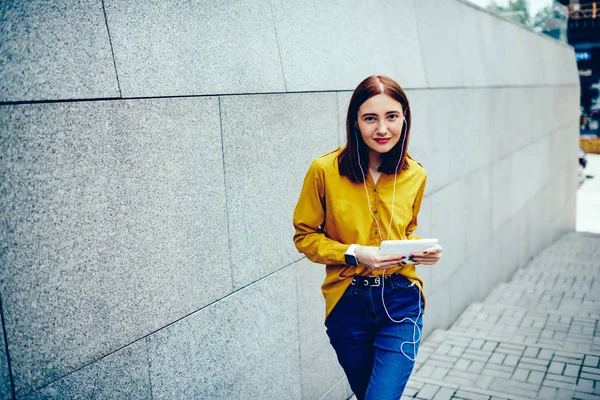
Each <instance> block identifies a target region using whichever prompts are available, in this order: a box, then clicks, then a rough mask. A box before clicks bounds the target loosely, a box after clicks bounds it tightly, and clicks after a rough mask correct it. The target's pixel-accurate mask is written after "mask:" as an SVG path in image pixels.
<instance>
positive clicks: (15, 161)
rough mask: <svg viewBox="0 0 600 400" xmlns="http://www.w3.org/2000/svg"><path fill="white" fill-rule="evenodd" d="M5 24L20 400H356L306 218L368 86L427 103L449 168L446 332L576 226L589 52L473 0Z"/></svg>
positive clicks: (432, 186)
mask: <svg viewBox="0 0 600 400" xmlns="http://www.w3.org/2000/svg"><path fill="white" fill-rule="evenodd" d="M0 21H1V22H2V23H1V24H0V37H2V41H0V60H1V64H2V68H1V69H0V101H1V104H0V111H1V112H0V156H1V158H0V209H1V210H2V215H1V217H0V248H1V250H2V251H1V252H0V266H1V269H0V294H1V304H2V309H1V311H2V324H3V333H4V335H2V339H3V340H2V341H1V343H0V345H1V350H0V398H12V397H13V394H14V396H15V397H16V398H18V399H29V400H31V399H46V398H56V399H90V398H94V399H96V398H111V399H113V398H123V399H148V398H154V399H174V398H186V399H187V398H207V399H219V398H222V399H232V398H235V399H257V398H264V399H282V398H286V399H300V398H303V399H343V398H346V397H347V396H348V395H349V394H350V391H349V388H348V385H347V383H346V381H345V378H344V376H343V373H342V371H341V369H340V368H339V367H338V365H337V361H336V359H335V355H334V353H333V351H332V350H331V348H330V346H329V344H328V340H327V337H326V335H325V332H324V326H323V316H324V305H323V300H322V296H321V294H320V287H319V286H320V283H321V281H322V279H323V277H324V271H323V267H322V266H318V265H313V264H311V263H310V262H308V261H307V260H306V259H305V258H304V257H303V256H302V255H300V254H299V253H298V252H297V251H296V250H295V248H294V246H293V242H292V240H291V238H292V233H293V228H292V224H291V218H292V212H293V208H294V205H295V202H296V200H297V196H298V193H299V189H300V186H301V183H302V180H303V178H304V173H305V172H306V169H307V167H308V165H309V163H310V161H311V160H312V159H313V158H314V157H316V156H318V155H320V154H323V153H325V152H328V151H330V150H332V149H334V148H335V147H336V146H338V145H340V144H343V141H344V139H343V138H344V132H343V127H344V118H345V108H346V107H347V102H348V99H349V96H350V94H351V91H352V89H353V88H354V87H355V86H356V85H357V84H358V83H359V82H360V81H361V80H362V79H363V78H365V77H366V76H368V75H372V74H385V75H389V76H391V77H393V78H395V79H396V80H398V81H399V82H400V83H401V85H402V86H403V87H405V88H406V89H407V93H408V95H409V99H410V101H411V104H412V109H413V115H414V125H413V130H412V142H411V144H410V148H409V151H411V153H412V154H413V156H414V157H415V158H416V159H417V160H418V161H420V162H421V163H422V164H423V165H424V166H425V168H426V170H427V172H428V175H429V180H428V186H427V191H426V197H425V200H424V203H423V208H422V211H421V212H422V215H421V218H420V226H419V228H418V233H420V234H421V235H422V236H434V237H438V238H440V240H441V243H442V245H443V246H444V250H445V254H444V259H443V260H442V261H441V262H440V264H439V265H437V266H436V267H434V268H431V267H419V269H420V273H421V274H422V275H423V277H424V279H425V281H426V286H425V290H426V294H427V297H428V309H427V312H426V316H425V318H426V320H425V324H426V332H425V334H428V333H429V332H431V331H432V330H433V329H435V328H445V327H447V326H448V324H449V323H450V322H451V321H453V319H454V318H455V317H456V316H457V315H458V314H459V313H460V311H461V310H463V308H464V307H465V306H466V305H467V304H468V303H470V302H472V301H474V300H478V299H482V298H483V297H485V295H486V293H487V292H488V291H489V289H490V288H491V287H493V286H494V285H495V284H497V283H499V282H501V281H504V280H506V279H507V278H508V277H509V276H510V275H511V274H512V273H513V271H514V270H515V269H516V268H517V267H518V266H520V265H522V264H523V263H524V262H525V261H526V260H527V259H528V258H529V257H531V256H532V255H533V254H536V253H537V252H538V251H539V250H540V249H541V248H542V247H543V246H545V245H547V244H549V243H551V242H552V241H553V240H554V239H555V238H556V237H557V236H558V235H560V234H561V233H563V232H565V231H568V230H572V229H574V223H575V193H576V192H575V190H576V186H577V184H576V176H577V172H576V163H575V157H576V153H577V132H578V131H577V125H578V115H579V107H578V104H579V80H578V76H577V68H576V64H575V58H574V55H573V51H572V49H571V48H570V47H568V46H565V45H563V44H560V43H557V42H555V41H553V40H551V39H549V38H546V37H544V36H541V35H538V34H534V33H532V32H529V31H527V30H525V29H524V28H522V27H520V26H518V25H516V24H513V23H510V22H507V21H505V20H502V19H500V18H498V17H496V16H493V15H490V14H487V13H486V12H483V11H482V10H480V9H478V8H476V7H475V6H471V5H468V4H466V3H462V2H459V1H456V0H419V1H411V0H397V1H385V0H378V1H373V2H362V1H358V0H356V1H355V0H352V1H350V2H343V3H340V4H338V3H334V2H310V1H294V2H289V1H284V0H259V1H256V0H252V1H250V0H239V1H235V2H234V1H225V2H208V1H203V0H194V1H182V0H172V1H163V0H160V1H159V0H151V1H144V2H130V1H125V0H104V1H98V0H96V1H92V0H80V1H78V2H75V3H73V2H67V1H66V0H62V1H54V2H46V1H41V0H34V1H29V2H13V1H7V2H4V3H3V6H2V7H1V8H0Z"/></svg>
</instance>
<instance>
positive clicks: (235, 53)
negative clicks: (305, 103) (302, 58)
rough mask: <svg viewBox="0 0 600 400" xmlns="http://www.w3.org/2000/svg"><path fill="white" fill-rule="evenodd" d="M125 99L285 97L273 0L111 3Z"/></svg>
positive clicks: (109, 10) (107, 0) (107, 1)
mask: <svg viewBox="0 0 600 400" xmlns="http://www.w3.org/2000/svg"><path fill="white" fill-rule="evenodd" d="M104 4H105V6H106V16H107V21H108V25H109V27H110V33H111V39H112V46H113V49H114V54H115V63H116V66H117V70H118V71H119V82H120V83H121V91H122V92H123V96H126V97H138V96H144V97H145V96H185V95H198V94H217V93H218V94H224V93H256V92H277V91H281V92H282V91H285V83H284V77H283V72H282V68H281V62H280V57H279V52H278V47H277V39H276V32H275V27H274V25H273V18H272V16H271V6H270V3H269V0H258V1H257V0H242V1H220V2H216V3H215V2H211V1H207V0H192V1H186V0H172V1H168V2H165V1H160V0H151V1H143V2H130V1H126V0H105V1H104Z"/></svg>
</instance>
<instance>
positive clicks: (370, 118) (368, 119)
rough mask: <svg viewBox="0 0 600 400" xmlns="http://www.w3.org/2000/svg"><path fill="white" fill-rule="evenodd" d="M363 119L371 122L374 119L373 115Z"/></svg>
mask: <svg viewBox="0 0 600 400" xmlns="http://www.w3.org/2000/svg"><path fill="white" fill-rule="evenodd" d="M365 121H367V122H373V121H375V117H365Z"/></svg>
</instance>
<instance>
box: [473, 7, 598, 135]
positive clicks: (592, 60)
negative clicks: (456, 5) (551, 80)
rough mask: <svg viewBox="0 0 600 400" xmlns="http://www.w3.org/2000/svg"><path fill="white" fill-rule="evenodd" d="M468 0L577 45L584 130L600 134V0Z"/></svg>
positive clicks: (591, 133) (584, 133)
mask: <svg viewBox="0 0 600 400" xmlns="http://www.w3.org/2000/svg"><path fill="white" fill-rule="evenodd" d="M468 1H469V2H471V3H473V4H476V5H478V6H480V7H482V8H485V9H486V10H487V11H491V12H493V13H494V14H497V15H499V16H501V17H504V18H506V19H509V20H512V21H514V22H516V23H518V24H521V25H523V26H526V27H528V28H529V29H532V30H533V31H535V32H540V33H543V34H545V35H548V36H551V37H553V38H555V39H556V40H559V41H561V42H565V43H568V44H569V45H571V46H573V47H574V49H575V52H576V57H577V67H578V69H579V77H580V80H581V117H580V131H581V134H582V135H584V136H588V135H592V136H600V99H599V89H600V1H592V0H468Z"/></svg>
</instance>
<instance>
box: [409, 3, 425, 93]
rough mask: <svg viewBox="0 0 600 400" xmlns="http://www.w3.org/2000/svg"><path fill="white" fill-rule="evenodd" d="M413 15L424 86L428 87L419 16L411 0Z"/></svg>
mask: <svg viewBox="0 0 600 400" xmlns="http://www.w3.org/2000/svg"><path fill="white" fill-rule="evenodd" d="M411 3H412V8H413V15H414V16H415V26H416V27H417V38H418V39H417V40H418V41H419V52H420V53H421V62H422V63H423V75H424V76H425V86H426V87H429V77H428V76H427V68H425V56H424V55H423V41H422V40H421V30H420V29H419V17H418V16H417V7H416V4H415V1H414V0H412V1H411Z"/></svg>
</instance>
